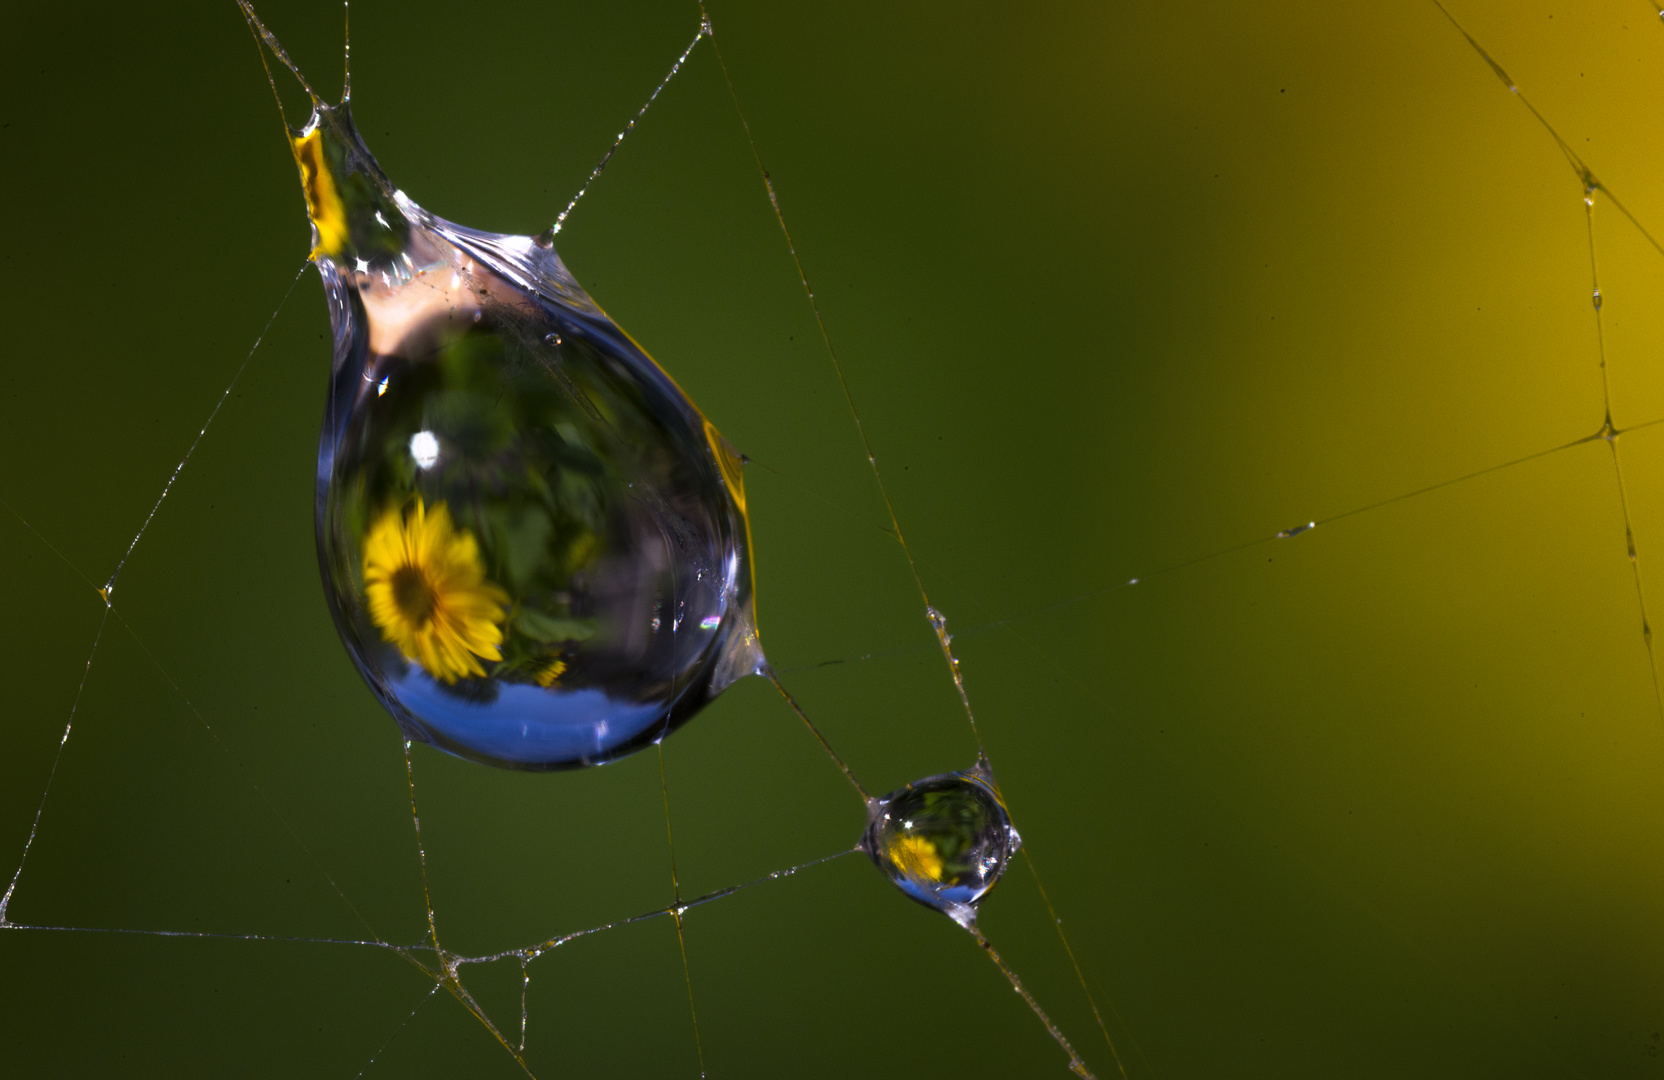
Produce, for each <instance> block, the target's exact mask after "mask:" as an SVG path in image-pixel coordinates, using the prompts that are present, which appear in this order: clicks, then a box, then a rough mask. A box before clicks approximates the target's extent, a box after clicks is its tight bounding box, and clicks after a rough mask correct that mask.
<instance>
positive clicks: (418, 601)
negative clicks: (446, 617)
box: [389, 566, 436, 627]
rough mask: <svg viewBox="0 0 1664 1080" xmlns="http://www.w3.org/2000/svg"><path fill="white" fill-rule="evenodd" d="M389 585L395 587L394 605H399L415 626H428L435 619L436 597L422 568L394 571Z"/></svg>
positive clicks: (400, 609)
mask: <svg viewBox="0 0 1664 1080" xmlns="http://www.w3.org/2000/svg"><path fill="white" fill-rule="evenodd" d="M389 584H390V585H392V587H393V603H395V604H397V605H398V608H399V612H400V613H401V614H402V615H404V617H405V618H406V619H409V620H410V622H411V624H412V625H414V626H417V627H421V626H425V625H427V622H428V620H429V619H430V618H432V617H433V608H434V603H435V600H436V597H435V596H434V594H433V586H432V585H430V584H429V583H428V576H427V575H426V574H424V573H423V572H422V569H421V567H419V566H401V567H399V568H398V569H397V570H395V571H393V577H392V580H391V581H390V582H389Z"/></svg>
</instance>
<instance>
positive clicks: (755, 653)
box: [294, 103, 762, 769]
mask: <svg viewBox="0 0 1664 1080" xmlns="http://www.w3.org/2000/svg"><path fill="white" fill-rule="evenodd" d="M294 151H295V159H296V161H297V162H298V163H299V165H300V169H301V180H302V184H303V186H304V188H305V194H306V201H307V209H308V212H309V215H310V216H311V219H312V224H313V230H314V241H315V242H314V247H313V252H312V256H313V260H314V261H315V262H316V263H317V266H318V269H319V271H320V273H321V274H322V276H323V281H324V288H325V292H326V294H327V296H328V300H329V309H330V318H331V323H332V325H333V328H334V332H335V334H334V336H335V358H334V370H333V373H332V377H331V380H330V390H329V400H328V405H327V408H326V411H325V415H324V429H323V437H322V439H321V441H320V444H319V448H318V494H317V531H318V551H319V557H320V561H321V563H322V567H323V576H324V587H325V592H326V593H327V595H328V598H329V602H330V606H331V609H332V611H333V613H334V616H335V621H336V625H337V627H338V628H339V629H340V632H341V638H342V640H343V641H344V642H345V643H346V646H347V650H348V652H350V653H351V655H352V657H353V659H354V660H355V661H356V662H357V665H358V668H359V670H360V671H361V672H362V673H363V675H364V678H365V679H366V680H367V681H368V682H369V684H370V687H371V689H372V690H374V692H375V694H376V696H377V697H378V698H380V700H381V702H382V704H384V705H385V706H386V707H387V709H388V710H389V711H390V712H391V713H392V714H393V716H394V717H395V718H396V719H397V720H398V722H399V724H400V726H401V727H402V728H403V730H404V732H405V734H406V736H407V737H409V738H412V739H417V740H420V741H423V742H428V743H432V744H434V745H436V746H439V747H441V748H443V749H445V750H449V751H451V752H453V753H456V754H459V755H462V756H464V757H468V758H473V759H475V760H478V761H485V762H489V763H491V764H495V765H503V766H508V767H512V768H525V769H555V768H564V767H569V766H576V765H589V764H596V763H599V762H603V761H607V760H609V759H612V758H614V757H617V756H619V755H621V754H624V753H627V752H629V751H631V750H634V749H637V748H639V747H641V746H644V745H647V744H648V743H650V742H652V741H654V740H656V739H658V738H661V737H663V735H664V734H665V733H667V732H668V731H670V730H671V729H673V728H674V727H676V726H677V725H678V724H680V723H682V722H683V721H685V720H687V719H688V718H689V717H690V716H692V715H693V714H694V713H695V712H696V711H697V710H698V709H699V708H700V707H701V706H702V705H703V704H704V703H705V702H707V701H708V700H710V699H711V698H712V697H713V696H715V695H716V694H717V693H719V692H720V691H721V690H722V689H723V688H724V687H726V686H727V685H728V684H729V683H731V682H733V681H734V680H735V679H736V678H739V677H740V676H743V675H748V674H751V673H753V672H754V671H755V670H756V669H757V668H758V666H759V664H760V663H761V661H762V653H761V651H760V649H759V647H758V644H757V637H756V631H755V626H754V621H753V617H752V608H751V565H750V552H749V547H748V541H747V529H746V518H745V494H744V489H743V486H742V482H741V476H740V461H739V458H738V456H737V455H736V454H735V453H734V452H733V450H732V448H730V447H729V446H728V444H727V442H726V441H724V440H723V438H722V436H721V435H719V434H718V433H717V431H716V429H715V428H714V427H713V426H712V425H711V424H710V423H709V422H708V421H707V420H706V419H705V418H704V416H703V415H701V414H700V412H699V410H698V409H697V408H695V407H694V405H693V403H692V402H691V401H689V400H688V398H687V397H686V396H685V395H684V394H683V393H682V392H681V391H680V390H679V389H678V388H677V386H676V384H675V383H674V382H673V381H672V380H671V379H670V378H669V377H668V376H667V375H665V373H664V372H663V371H661V370H660V369H659V368H658V366H657V365H655V364H654V363H653V361H652V360H651V359H650V358H649V357H648V356H647V355H646V354H645V353H644V352H642V351H641V349H640V348H639V347H637V346H636V345H635V343H634V342H633V341H631V340H630V338H629V336H628V335H627V334H625V333H624V332H623V331H622V330H620V329H619V328H618V326H616V325H615V324H614V323H613V322H612V320H611V319H609V318H608V317H607V315H606V314H605V313H604V312H603V311H602V310H601V309H600V308H599V307H598V306H597V305H596V304H595V302H594V301H592V300H591V299H590V298H589V296H588V295H587V294H586V293H585V292H584V291H583V289H582V288H581V287H580V286H579V285H578V283H577V282H576V281H575V280H574V279H573V278H572V276H571V275H570V274H569V273H568V272H567V270H566V267H565V266H564V265H563V264H562V263H561V261H560V258H559V256H558V255H556V254H555V251H554V248H553V246H552V245H551V244H539V243H537V242H536V241H535V240H534V239H533V238H531V237H527V236H509V235H501V234H497V233H486V232H480V231H477V230H474V229H467V228H463V227H462V226H459V225H454V224H452V223H450V222H448V221H444V220H442V219H440V218H437V217H434V216H433V215H431V214H429V213H427V212H426V211H425V210H423V209H422V208H421V207H419V206H417V205H416V204H415V203H414V202H412V201H411V200H410V199H409V198H408V197H406V196H405V195H404V193H403V192H400V191H398V190H396V189H395V188H394V187H393V186H392V185H391V184H390V183H388V181H387V179H386V177H385V176H383V174H382V173H381V170H380V169H379V167H378V166H377V165H376V163H375V160H374V159H373V158H372V157H371V156H370V153H369V151H368V150H367V149H365V147H364V145H363V143H362V141H361V140H360V138H359V136H358V133H357V131H356V130H355V128H354V126H353V121H352V116H351V113H350V111H349V109H348V107H347V105H346V104H344V103H343V104H341V105H338V106H328V105H322V104H319V105H317V106H316V108H315V110H314V112H313V114H312V117H311V120H310V121H309V123H308V124H307V126H306V127H305V128H304V129H302V130H301V131H299V132H296V133H295V134H294Z"/></svg>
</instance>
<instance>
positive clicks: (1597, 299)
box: [1595, 289, 1600, 311]
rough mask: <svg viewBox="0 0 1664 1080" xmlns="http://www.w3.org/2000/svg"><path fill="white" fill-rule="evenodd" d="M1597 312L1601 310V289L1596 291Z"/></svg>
mask: <svg viewBox="0 0 1664 1080" xmlns="http://www.w3.org/2000/svg"><path fill="white" fill-rule="evenodd" d="M1595 310H1596V311H1599V310H1600V290H1599V289H1596V290H1595Z"/></svg>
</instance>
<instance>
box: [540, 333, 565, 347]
mask: <svg viewBox="0 0 1664 1080" xmlns="http://www.w3.org/2000/svg"><path fill="white" fill-rule="evenodd" d="M543 340H544V341H545V342H547V343H548V344H550V345H555V346H558V345H560V341H561V338H560V335H559V334H544V335H543Z"/></svg>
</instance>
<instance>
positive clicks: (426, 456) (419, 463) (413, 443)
mask: <svg viewBox="0 0 1664 1080" xmlns="http://www.w3.org/2000/svg"><path fill="white" fill-rule="evenodd" d="M410 456H411V457H413V458H415V459H416V467H417V468H419V469H431V468H433V467H434V465H436V464H437V463H438V462H439V440H438V439H436V438H434V435H433V432H431V431H418V432H417V433H416V434H414V435H412V436H411V437H410Z"/></svg>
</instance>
